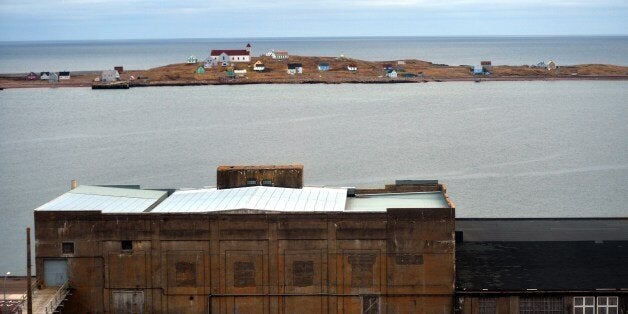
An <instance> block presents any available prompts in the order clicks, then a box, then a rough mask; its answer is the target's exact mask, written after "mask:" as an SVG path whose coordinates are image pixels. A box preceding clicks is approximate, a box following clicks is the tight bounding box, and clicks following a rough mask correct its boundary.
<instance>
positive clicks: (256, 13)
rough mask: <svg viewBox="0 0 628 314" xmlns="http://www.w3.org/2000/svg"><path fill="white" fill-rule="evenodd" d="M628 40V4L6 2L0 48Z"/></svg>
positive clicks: (501, 0)
mask: <svg viewBox="0 0 628 314" xmlns="http://www.w3.org/2000/svg"><path fill="white" fill-rule="evenodd" d="M482 35H628V0H284V1H279V0H263V1H262V0H248V1H245V0H202V1H201V0H185V1H180V0H154V1H148V0H0V40H83V39H144V38H234V37H236V38H249V37H309V36H323V37H333V36H482Z"/></svg>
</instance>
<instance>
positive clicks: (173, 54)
mask: <svg viewBox="0 0 628 314" xmlns="http://www.w3.org/2000/svg"><path fill="white" fill-rule="evenodd" d="M247 43H251V45H252V54H253V55H261V54H264V53H265V52H267V51H269V50H271V49H277V50H287V51H288V52H289V53H291V54H294V55H307V56H340V55H344V56H346V57H348V58H356V59H363V60H370V61H381V60H398V59H419V60H425V61H430V62H434V63H439V64H449V65H461V64H465V65H475V64H479V62H480V61H481V60H491V61H492V62H493V64H495V65H504V64H507V65H523V64H527V65H530V64H537V63H539V62H541V61H545V62H547V61H549V60H554V61H555V62H556V63H557V64H558V65H573V64H585V63H604V64H616V65H628V36H598V37H591V36H567V37H565V36H562V37H561V36H556V37H552V36H550V37H507V36H504V37H366V38H365V37H349V38H265V39H264V38H261V39H260V38H243V39H229V40H227V39H171V40H167V39H164V40H110V41H54V42H0V73H27V72H30V71H34V72H41V71H55V72H56V71H65V70H67V71H84V70H104V69H112V68H113V67H114V66H117V65H122V66H124V68H125V69H148V68H153V67H158V66H163V65H166V64H172V63H182V62H185V60H186V59H187V57H189V56H190V55H194V56H196V57H197V58H199V59H200V60H203V59H205V58H207V57H208V56H209V51H210V50H211V49H229V48H230V49H244V46H245V45H246V44H247Z"/></svg>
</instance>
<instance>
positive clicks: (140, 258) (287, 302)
mask: <svg viewBox="0 0 628 314" xmlns="http://www.w3.org/2000/svg"><path fill="white" fill-rule="evenodd" d="M301 173H302V172H301ZM412 190H414V191H425V190H431V191H441V192H442V193H443V195H444V197H445V199H446V200H447V202H448V204H450V205H451V203H450V202H449V201H448V199H447V198H446V196H445V189H444V187H443V186H442V185H434V186H429V187H426V186H415V187H412V186H403V187H400V186H395V185H391V186H387V187H386V188H385V189H376V190H357V192H358V193H365V192H369V193H391V192H400V191H405V192H407V191H412ZM454 216H455V209H454V208H453V205H452V206H450V208H434V209H430V208H423V209H408V208H404V209H388V210H387V211H386V212H376V213H364V212H361V213H348V212H344V213H251V212H242V213H228V214H225V213H187V214H158V213H148V214H145V213H144V214H102V213H100V212H76V211H75V212H37V211H36V212H35V238H36V266H37V269H38V272H37V276H38V277H37V279H38V280H39V282H41V283H43V284H44V285H45V279H44V277H43V275H42V274H43V271H41V270H42V269H43V267H44V261H45V260H51V259H64V260H67V264H68V268H67V269H68V280H69V283H70V287H72V289H73V291H72V296H71V298H70V299H69V300H68V303H67V304H66V305H65V310H66V311H68V312H71V313H128V312H129V311H131V312H142V313H452V312H453V310H454V304H453V303H454V252H455V242H454ZM64 243H66V245H67V244H68V243H72V246H73V250H72V251H73V253H67V251H68V250H66V253H63V251H64V248H63V245H64Z"/></svg>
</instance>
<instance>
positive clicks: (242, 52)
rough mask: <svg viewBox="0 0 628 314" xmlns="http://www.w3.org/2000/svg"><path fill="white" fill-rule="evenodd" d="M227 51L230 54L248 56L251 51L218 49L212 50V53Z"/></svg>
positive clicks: (217, 53)
mask: <svg viewBox="0 0 628 314" xmlns="http://www.w3.org/2000/svg"><path fill="white" fill-rule="evenodd" d="M223 52H224V53H226V54H227V55H228V56H248V55H249V52H248V51H246V50H222V49H216V50H212V51H211V53H210V55H211V56H212V57H213V56H219V55H221V54H222V53H223Z"/></svg>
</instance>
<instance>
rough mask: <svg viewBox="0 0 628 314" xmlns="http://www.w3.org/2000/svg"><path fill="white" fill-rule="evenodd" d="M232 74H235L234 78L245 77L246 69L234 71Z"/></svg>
mask: <svg viewBox="0 0 628 314" xmlns="http://www.w3.org/2000/svg"><path fill="white" fill-rule="evenodd" d="M233 74H235V75H236V76H245V75H246V69H236V70H233Z"/></svg>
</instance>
